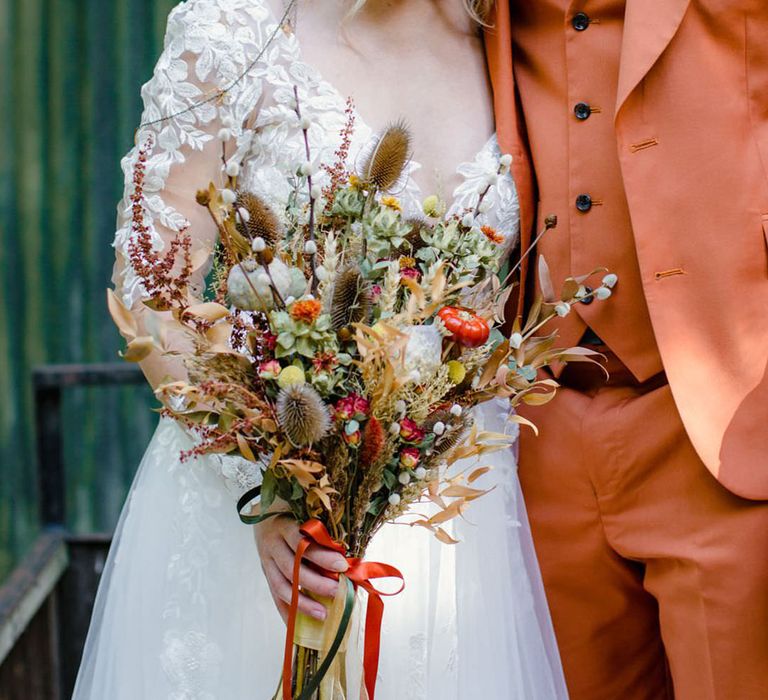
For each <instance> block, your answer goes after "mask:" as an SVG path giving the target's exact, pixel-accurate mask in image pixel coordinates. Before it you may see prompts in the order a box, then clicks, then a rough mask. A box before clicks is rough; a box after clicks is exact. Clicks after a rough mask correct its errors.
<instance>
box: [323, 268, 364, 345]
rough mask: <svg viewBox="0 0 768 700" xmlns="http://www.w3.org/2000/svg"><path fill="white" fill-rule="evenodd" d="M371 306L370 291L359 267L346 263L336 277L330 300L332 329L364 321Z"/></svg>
mask: <svg viewBox="0 0 768 700" xmlns="http://www.w3.org/2000/svg"><path fill="white" fill-rule="evenodd" d="M370 307H371V292H370V287H369V285H368V282H366V280H365V278H364V277H363V274H362V273H361V272H360V268H359V267H358V266H357V265H348V266H347V267H345V268H344V269H343V270H342V271H341V272H340V273H339V275H338V277H337V278H336V282H335V283H334V286H333V301H332V302H331V320H332V322H333V328H334V330H337V331H338V330H340V329H342V328H346V327H348V326H351V325H352V324H353V323H359V322H360V321H364V320H365V319H366V318H367V317H368V313H369V311H370Z"/></svg>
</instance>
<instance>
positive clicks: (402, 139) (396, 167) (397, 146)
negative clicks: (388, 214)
mask: <svg viewBox="0 0 768 700" xmlns="http://www.w3.org/2000/svg"><path fill="white" fill-rule="evenodd" d="M410 152H411V132H410V131H409V130H408V128H407V127H406V126H405V124H404V123H403V122H397V123H396V124H393V125H391V126H389V127H387V129H386V131H385V132H384V133H383V134H382V136H381V138H380V139H379V140H378V141H377V143H376V145H375V147H374V148H373V151H372V152H371V155H370V156H369V157H368V159H367V160H366V162H365V166H364V167H363V174H362V177H363V179H364V180H365V181H366V182H367V183H369V184H370V185H372V186H373V187H375V188H376V189H377V190H388V189H389V188H390V187H392V186H393V185H394V184H395V183H396V182H397V180H398V178H399V177H400V176H401V175H402V173H403V169H404V168H405V164H406V163H407V162H408V158H409V156H410Z"/></svg>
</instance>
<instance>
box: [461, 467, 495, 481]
mask: <svg viewBox="0 0 768 700" xmlns="http://www.w3.org/2000/svg"><path fill="white" fill-rule="evenodd" d="M489 471H491V468H490V467H478V468H477V469H475V470H474V471H473V472H472V473H471V474H470V475H469V476H468V477H467V483H468V484H472V483H474V482H475V481H477V480H478V479H479V478H480V477H481V476H485V475H486V474H487V473H488V472H489Z"/></svg>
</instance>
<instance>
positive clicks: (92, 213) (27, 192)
mask: <svg viewBox="0 0 768 700" xmlns="http://www.w3.org/2000/svg"><path fill="white" fill-rule="evenodd" d="M174 4H175V1H174V0H0V575H3V574H4V573H5V572H7V570H8V568H9V567H10V566H11V565H12V564H13V562H14V561H15V560H17V559H18V557H19V555H20V554H22V553H23V552H24V551H25V548H26V547H28V545H29V543H30V542H31V540H32V538H34V536H35V534H36V532H37V525H36V522H37V512H36V506H37V503H36V481H35V462H34V447H33V438H34V435H33V433H34V429H33V423H32V405H31V398H32V394H31V384H30V370H31V368H32V367H34V366H36V365H40V364H45V363H62V362H98V361H105V360H112V359H115V357H116V351H117V349H118V347H119V338H118V336H117V334H116V332H115V331H114V329H113V327H112V323H111V321H110V320H109V317H108V315H107V313H106V309H105V303H104V299H105V294H104V289H105V288H106V286H107V285H108V284H109V278H110V274H111V266H112V259H113V256H112V249H111V247H110V243H111V240H112V236H113V232H114V222H115V204H116V202H117V200H118V199H119V197H120V193H121V189H122V173H121V171H120V167H119V161H120V158H121V157H122V155H123V154H124V153H125V152H126V151H127V150H128V149H129V148H130V146H131V144H132V135H133V130H134V128H135V127H136V125H137V124H138V120H139V115H140V111H141V104H140V98H139V88H140V86H141V84H142V83H144V82H145V81H146V80H147V79H148V78H149V77H150V76H151V73H152V66H153V64H154V62H155V60H156V58H157V56H158V54H159V52H160V50H161V47H162V36H163V31H164V27H165V21H166V16H167V14H168V12H169V10H170V8H171V7H172V6H173V5H174ZM150 405H151V397H150V396H149V391H148V390H147V389H144V388H123V389H99V390H96V389H92V390H90V389H89V390H76V391H74V392H71V393H69V394H68V395H67V397H66V411H65V416H66V426H65V427H66V430H65V434H66V436H67V439H66V460H67V470H68V473H67V476H68V482H69V485H70V486H69V493H68V502H69V512H70V515H71V518H70V519H71V524H72V526H73V527H75V528H76V529H79V530H88V529H91V528H96V529H110V528H111V527H112V526H113V525H114V522H115V518H116V516H117V513H118V512H119V508H120V504H121V501H122V498H123V496H124V493H125V490H126V488H127V486H128V485H129V484H130V480H131V478H132V475H133V472H134V470H135V468H136V465H137V460H138V459H139V457H140V455H141V452H142V447H143V445H144V444H146V441H147V439H148V436H149V435H150V433H151V430H152V428H153V426H154V424H155V422H156V418H155V417H154V416H153V415H152V414H151V413H150V411H149V407H150Z"/></svg>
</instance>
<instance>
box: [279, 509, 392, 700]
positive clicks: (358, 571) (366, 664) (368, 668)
mask: <svg viewBox="0 0 768 700" xmlns="http://www.w3.org/2000/svg"><path fill="white" fill-rule="evenodd" d="M299 531H300V532H301V534H302V535H304V537H303V539H302V540H301V542H299V546H298V547H296V556H295V558H294V560H293V590H292V593H291V607H290V612H289V614H288V627H287V630H286V635H285V656H284V657H283V700H292V698H291V685H292V682H293V637H294V633H295V630H296V615H297V614H298V611H299V570H300V568H301V560H302V558H303V557H304V553H305V552H306V551H307V548H308V547H309V546H310V545H311V544H312V543H313V542H314V543H315V544H318V545H320V546H321V547H326V548H328V549H332V550H333V551H335V552H338V553H339V554H341V555H345V554H346V549H345V548H344V545H341V544H339V543H338V542H335V541H334V540H333V539H332V538H331V536H330V535H329V534H328V530H326V529H325V525H323V523H321V522H320V521H319V520H315V519H312V520H308V521H307V522H305V523H304V524H303V525H302V526H301V527H300V528H299ZM345 559H346V560H347V563H348V564H349V569H347V571H345V572H344V575H345V576H346V577H347V578H348V579H349V580H350V581H352V583H353V584H354V586H355V589H357V587H358V586H359V587H360V588H362V589H363V590H365V591H367V592H368V606H367V608H366V611H365V649H364V652H363V671H364V677H365V689H366V690H367V691H368V698H369V700H374V692H375V690H376V674H377V673H378V670H379V652H380V649H381V621H382V619H383V617H384V601H383V600H382V599H381V597H382V596H393V595H397V594H398V593H401V592H402V591H403V589H404V588H405V580H404V579H403V575H402V574H401V573H400V571H398V570H397V569H396V568H395V567H394V566H390V565H389V564H381V563H379V562H366V561H363V560H362V559H358V558H356V557H346V556H345ZM321 573H322V574H323V575H324V576H328V577H329V578H333V579H336V580H338V578H339V574H338V573H336V572H333V571H327V570H325V569H321ZM377 578H399V579H400V581H401V582H402V585H401V586H400V588H399V589H398V590H396V591H394V592H392V593H384V592H382V591H379V590H377V589H376V588H375V587H374V585H373V583H371V580H372V579H377Z"/></svg>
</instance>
